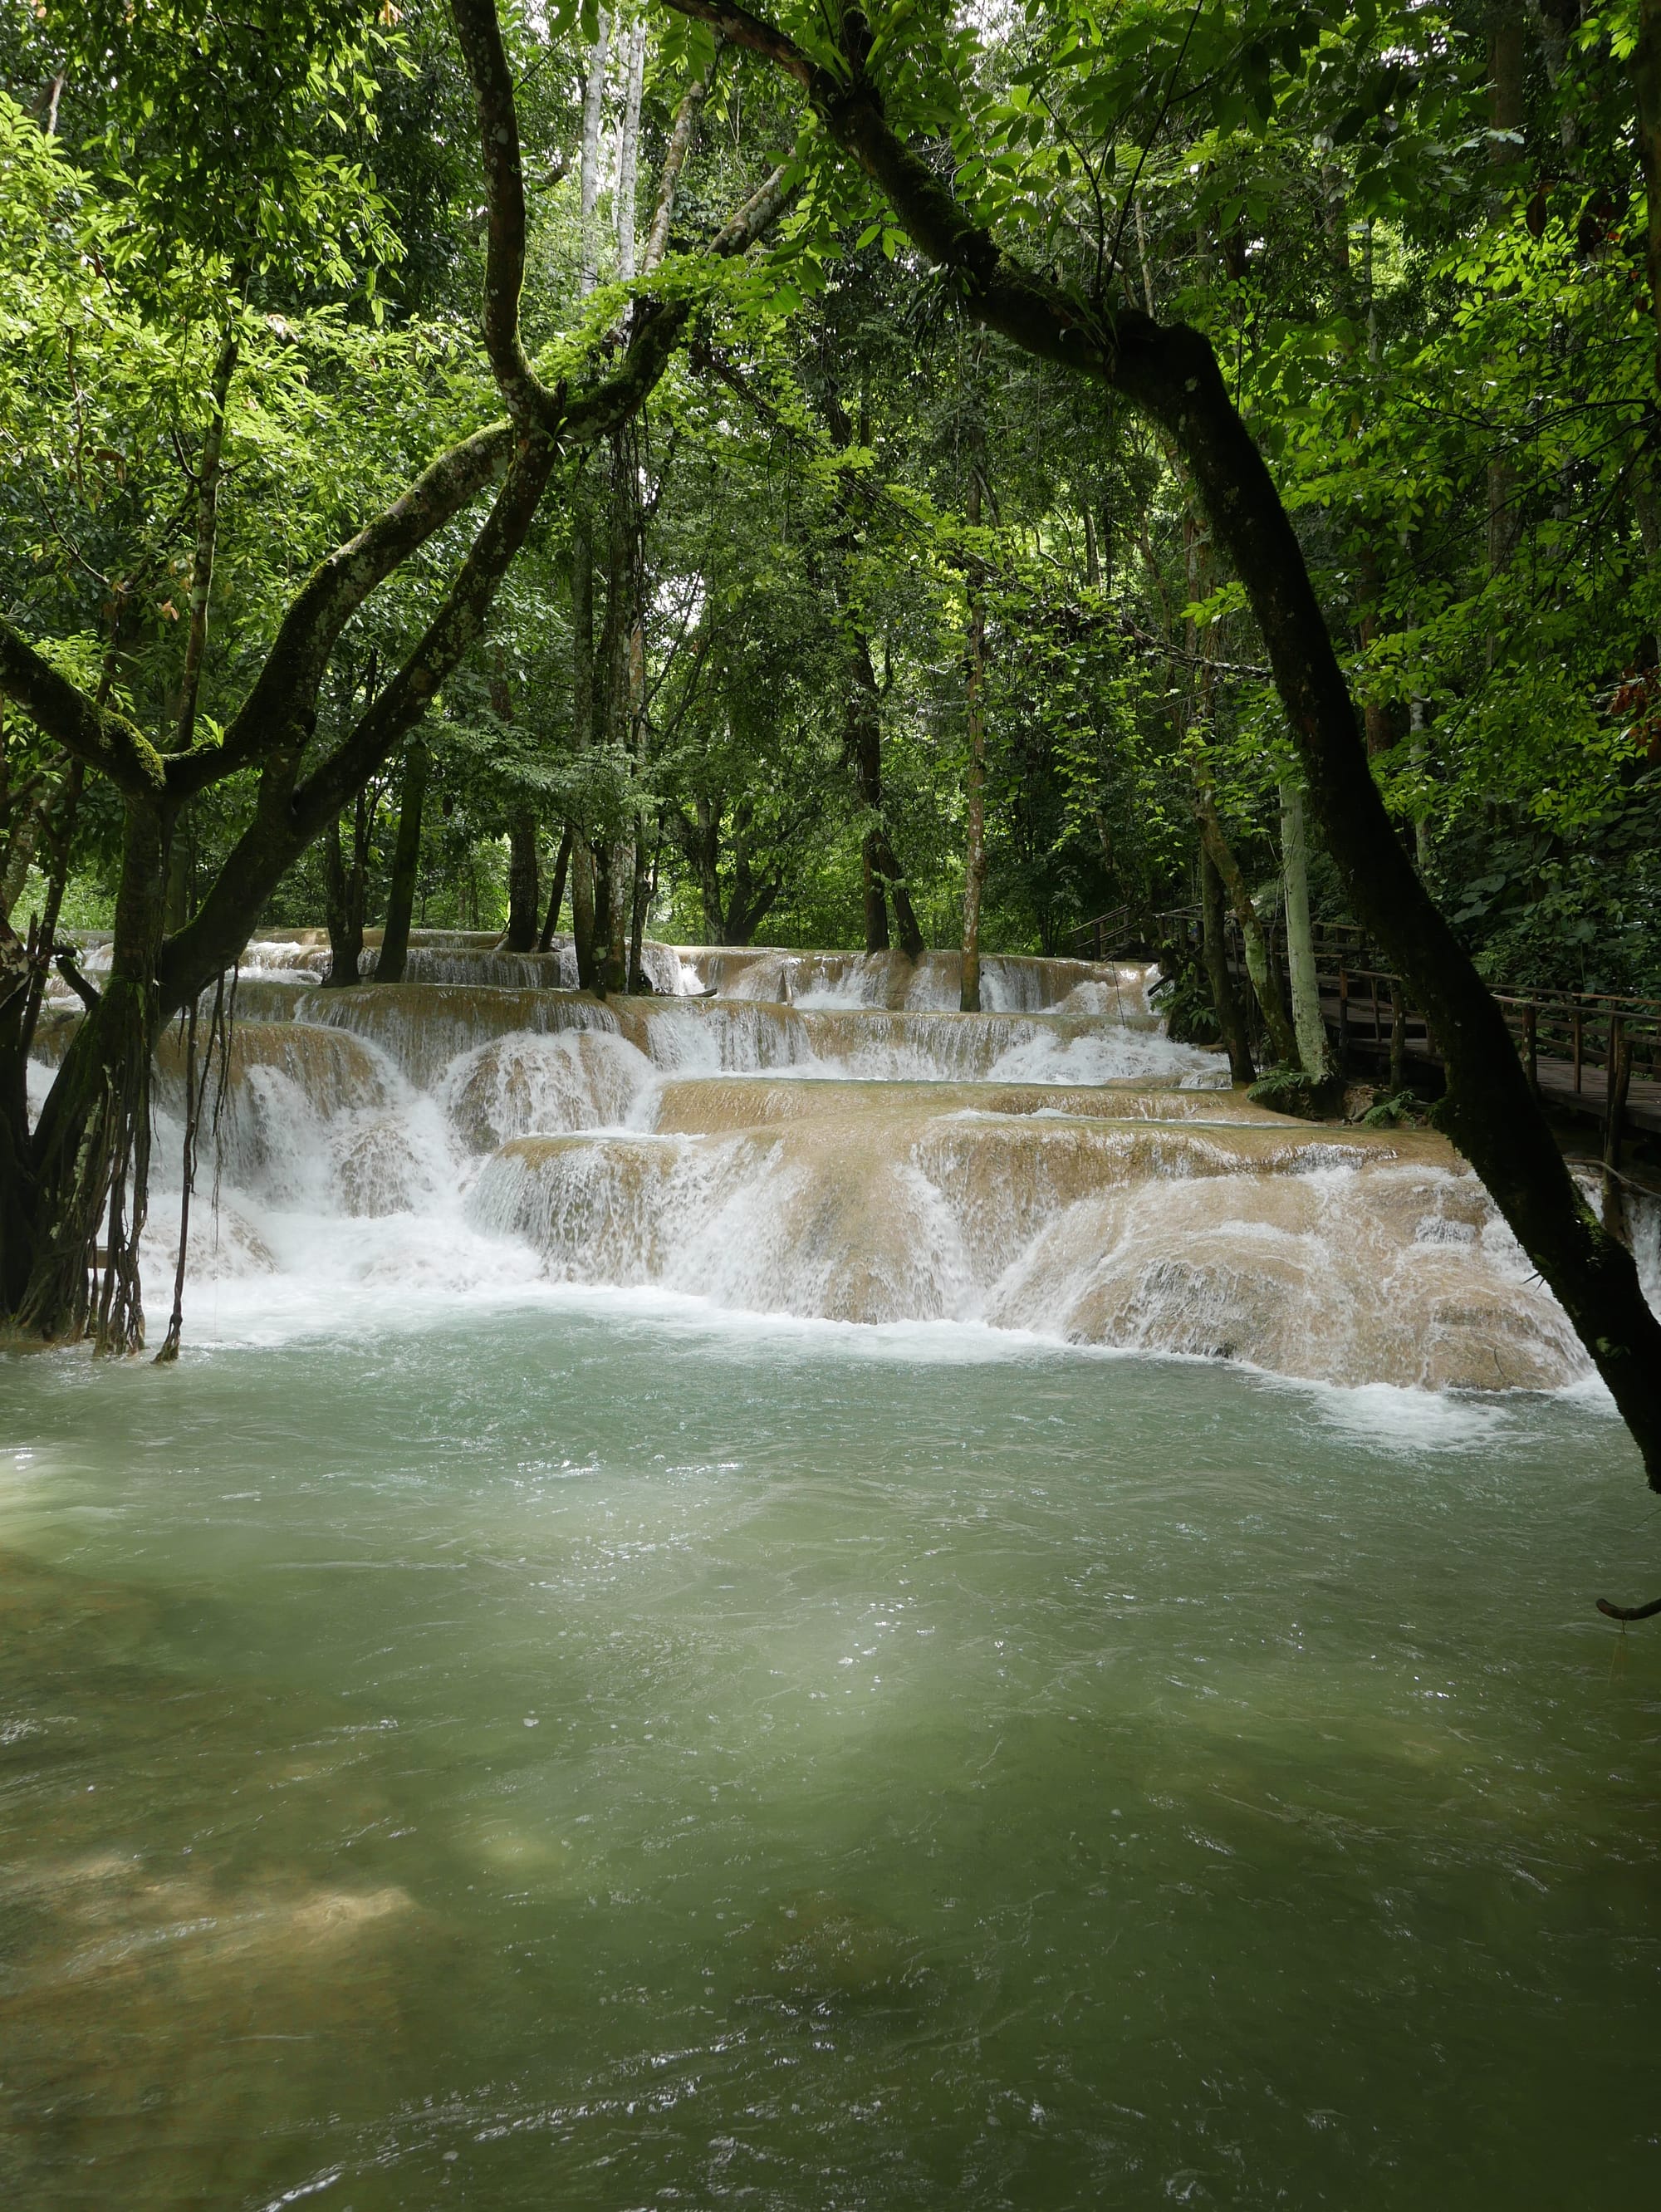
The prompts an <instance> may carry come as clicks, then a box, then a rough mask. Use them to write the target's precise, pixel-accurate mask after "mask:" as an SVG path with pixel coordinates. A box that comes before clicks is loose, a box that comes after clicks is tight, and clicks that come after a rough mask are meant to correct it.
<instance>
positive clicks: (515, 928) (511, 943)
mask: <svg viewBox="0 0 1661 2212" xmlns="http://www.w3.org/2000/svg"><path fill="white" fill-rule="evenodd" d="M536 834H537V833H536V816H535V815H534V814H532V813H530V812H529V811H521V812H520V813H518V814H516V815H515V816H514V817H513V819H512V822H510V823H509V824H508V827H507V936H506V949H507V951H510V952H529V951H530V949H531V947H532V946H533V945H535V944H536V926H537V923H538V921H540V919H541V915H542V906H543V897H542V882H541V876H540V872H539V870H538V868H537V866H536Z"/></svg>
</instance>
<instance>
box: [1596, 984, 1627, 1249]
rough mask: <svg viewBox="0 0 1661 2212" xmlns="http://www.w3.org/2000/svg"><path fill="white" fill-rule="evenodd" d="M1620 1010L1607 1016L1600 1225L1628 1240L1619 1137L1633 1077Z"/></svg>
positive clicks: (1625, 1240) (1625, 1028)
mask: <svg viewBox="0 0 1661 2212" xmlns="http://www.w3.org/2000/svg"><path fill="white" fill-rule="evenodd" d="M1626 1030H1627V1025H1626V1024H1625V1022H1624V1021H1622V1018H1621V1017H1620V1015H1619V1014H1611V1015H1610V1017H1609V1107H1608V1110H1607V1112H1606V1114H1605V1115H1604V1120H1603V1226H1604V1228H1605V1229H1607V1230H1608V1231H1609V1234H1610V1236H1611V1237H1619V1238H1620V1239H1621V1242H1622V1243H1623V1244H1630V1243H1631V1242H1632V1233H1631V1230H1630V1227H1629V1225H1628V1220H1627V1199H1626V1193H1625V1192H1624V1191H1623V1190H1622V1188H1621V1139H1622V1133H1623V1129H1624V1125H1625V1122H1626V1118H1627V1085H1628V1083H1629V1082H1630V1081H1631V1079H1632V1046H1631V1045H1630V1043H1629V1042H1628V1039H1627V1034H1626Z"/></svg>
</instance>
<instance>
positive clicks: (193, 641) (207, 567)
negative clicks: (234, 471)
mask: <svg viewBox="0 0 1661 2212" xmlns="http://www.w3.org/2000/svg"><path fill="white" fill-rule="evenodd" d="M236 356H237V341H236V337H235V334H234V333H233V332H227V336H226V338H225V342H224V343H223V344H222V345H221V347H220V349H219V358H218V359H217V360H216V361H215V363H214V374H213V381H212V384H211V386H210V387H209V410H208V428H207V430H206V432H205V434H204V435H203V441H202V465H201V467H200V468H199V470H198V471H197V479H196V484H197V522H196V550H195V552H194V554H193V556H191V591H190V603H189V604H190V612H189V618H188V623H187V626H186V629H185V671H184V676H183V678H182V680H181V682H180V684H179V729H178V733H177V737H176V739H175V745H174V749H175V750H177V751H179V752H183V751H185V749H186V747H187V746H188V745H189V744H191V741H192V739H193V738H195V735H196V717H197V702H198V701H199V699H200V697H201V693H202V666H203V660H204V659H206V657H207V651H208V602H209V597H210V596H211V593H212V591H213V583H214V548H215V542H216V540H217V538H218V534H219V489H220V485H221V483H222V482H223V480H224V474H225V465H224V463H225V416H226V411H227V407H228V405H229V402H230V394H231V379H232V377H233V375H234V374H236Z"/></svg>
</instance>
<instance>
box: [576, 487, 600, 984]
mask: <svg viewBox="0 0 1661 2212" xmlns="http://www.w3.org/2000/svg"><path fill="white" fill-rule="evenodd" d="M585 489H586V488H585V485H583V484H581V483H579V485H578V487H577V492H576V499H575V501H574V506H573V515H572V530H571V742H572V748H573V751H575V752H577V753H579V754H582V753H586V752H588V751H589V750H591V748H592V746H593V743H594V532H593V525H592V523H591V520H590V518H589V509H588V501H587V499H586V497H585ZM594 927H595V917H594V853H593V847H592V845H591V842H590V836H589V825H588V824H587V823H585V822H583V821H579V822H576V823H573V842H572V851H571V934H572V937H573V939H574V941H575V945H576V951H577V981H578V987H579V989H580V990H584V991H591V990H593V989H594V987H595V986H596V985H597V982H598V981H599V978H600V947H599V946H598V945H597V944H596V942H595V936H594Z"/></svg>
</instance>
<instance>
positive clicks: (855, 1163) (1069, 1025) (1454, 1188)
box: [36, 931, 1657, 1390]
mask: <svg viewBox="0 0 1661 2212" xmlns="http://www.w3.org/2000/svg"><path fill="white" fill-rule="evenodd" d="M372 935H373V933H372ZM373 949H374V948H373V942H372V944H371V946H370V951H371V952H372V953H373ZM649 951H650V955H651V957H649V958H648V960H647V961H646V969H647V972H648V974H649V975H651V977H652V979H653V981H654V983H655V984H656V985H657V987H656V988H655V990H654V991H653V993H652V994H650V995H647V996H641V997H618V998H612V999H610V1000H607V1001H601V1000H597V999H596V998H594V997H592V996H591V995H588V994H583V993H579V992H578V991H576V990H574V989H573V988H572V987H570V985H571V983H572V982H573V981H574V975H573V974H572V973H571V972H570V971H571V969H572V966H573V963H572V962H571V960H570V957H569V947H568V945H559V944H557V943H556V945H555V949H554V950H553V951H550V952H549V953H547V954H536V953H530V954H507V953H504V952H502V951H500V950H498V948H497V945H496V942H495V940H494V939H490V938H488V937H486V936H483V935H482V934H474V935H468V934H466V933H422V934H421V936H420V937H419V938H418V939H417V941H416V942H415V944H414V945H413V947H412V951H411V953H410V957H409V970H408V980H406V981H403V982H401V983H397V984H391V985H387V984H379V983H376V982H373V981H366V982H362V983H360V984H358V985H356V986H355V987H347V988H343V989H330V988H324V987H320V984H321V976H322V975H323V973H324V972H325V971H326V967H327V960H328V950H327V941H326V938H324V935H323V934H322V933H318V932H310V931H307V932H295V933H291V934H289V935H288V936H285V937H282V938H280V939H279V938H274V939H270V940H269V941H266V942H264V943H261V944H258V945H251V946H250V947H249V948H248V951H247V953H246V955H245V956H244V959H243V962H242V963H241V967H240V969H239V975H238V978H237V994H236V1006H237V1018H236V1022H235V1024H234V1028H233V1038H232V1046H231V1054H230V1060H229V1064H228V1066H227V1068H226V1069H225V1070H224V1072H223V1073H224V1085H223V1098H222V1102H221V1103H220V1104H219V1106H218V1110H217V1111H216V1112H215V1113H212V1114H210V1115H209V1116H208V1117H207V1118H206V1119H205V1120H204V1130H203V1156H204V1158H206V1157H212V1158H215V1173H216V1180H217V1182H218V1184H219V1187H220V1204H219V1206H218V1207H217V1209H216V1210H215V1212H214V1214H213V1219H214V1221H215V1225H216V1226H215V1232H214V1235H213V1237H212V1239H211V1240H209V1237H208V1235H207V1232H206V1231H205V1230H203V1228H202V1226H201V1224H200V1220H199V1219H198V1223H197V1226H196V1227H195V1228H193V1231H192V1252H191V1265H192V1268H193V1269H195V1270H197V1272H198V1273H203V1274H208V1275H214V1276H216V1277H217V1278H218V1279H220V1281H221V1285H225V1284H229V1283H233V1282H234V1281H236V1280H238V1279H240V1280H241V1281H242V1282H243V1283H244V1285H247V1286H251V1289H252V1295H253V1297H254V1301H255V1304H258V1297H259V1295H261V1293H260V1292H259V1291H258V1284H259V1283H260V1281H261V1279H262V1278H264V1279H267V1280H268V1281H269V1283H270V1290H269V1293H267V1294H268V1295H269V1296H270V1297H272V1298H274V1299H281V1298H282V1297H290V1298H291V1299H293V1298H295V1297H304V1295H305V1291H304V1285H305V1284H306V1280H307V1279H308V1278H307V1270H308V1268H324V1262H325V1261H326V1269H325V1270H324V1272H325V1273H326V1274H327V1283H328V1290H327V1295H328V1297H330V1300H331V1301H334V1302H336V1304H337V1302H338V1299H339V1298H340V1297H341V1296H343V1295H349V1294H350V1292H351V1291H352V1290H353V1289H354V1287H356V1288H359V1289H361V1290H364V1291H370V1290H372V1289H375V1288H378V1287H379V1286H382V1285H386V1284H388V1283H394V1282H396V1283H403V1282H407V1281H408V1280H409V1279H411V1277H412V1275H414V1276H419V1278H420V1279H421V1281H422V1282H424V1283H426V1284H427V1285H428V1286H429V1287H431V1288H432V1289H433V1290H434V1291H439V1292H440V1293H441V1292H442V1291H444V1289H445V1287H446V1284H448V1285H451V1286H452V1288H453V1291H454V1293H455V1295H458V1296H460V1295H467V1296H473V1295H476V1294H477V1293H479V1292H480V1291H497V1292H500V1294H504V1295H506V1294H527V1293H529V1292H530V1291H531V1289H532V1287H533V1286H534V1284H535V1282H536V1281H537V1280H538V1279H541V1280H553V1281H555V1282H559V1283H566V1284H573V1285H588V1286H593V1287H595V1288H604V1289H609V1290H619V1289H652V1290H655V1291H664V1292H672V1293H679V1294H686V1295H689V1296H693V1297H699V1298H701V1299H703V1300H706V1301H707V1302H708V1303H709V1304H712V1305H715V1306H718V1307H724V1308H727V1309H730V1310H735V1311H748V1312H757V1313H764V1314H765V1313H773V1314H789V1315H792V1316H803V1317H804V1318H815V1319H822V1320H828V1321H834V1322H848V1323H858V1324H866V1325H872V1324H876V1325H882V1324H894V1323H902V1322H917V1321H926V1322H962V1323H971V1324H977V1325H981V1326H990V1327H992V1328H999V1329H1005V1330H1018V1331H1023V1332H1031V1333H1034V1334H1038V1335H1041V1336H1045V1337H1048V1338H1052V1339H1060V1340H1065V1341H1069V1342H1072V1343H1076V1344H1079V1345H1088V1346H1110V1347H1117V1348H1119V1349H1125V1350H1140V1351H1147V1352H1164V1353H1185V1354H1192V1355H1197V1356H1203V1357H1207V1358H1234V1359H1238V1360H1241V1361H1246V1362H1250V1363H1252V1364H1256V1365H1258V1366H1260V1367H1263V1368H1265V1369H1268V1370H1272V1371H1274V1372H1276V1373H1279V1374H1282V1375H1287V1376H1296V1377H1301V1378H1308V1379H1311V1380H1319V1381H1325V1382H1331V1383H1340V1384H1346V1385H1355V1384H1364V1383H1392V1384H1398V1385H1409V1386H1415V1387H1420V1388H1425V1389H1453V1388H1457V1389H1488V1390H1492V1389H1554V1388H1558V1387H1561V1386H1563V1385H1565V1384H1567V1383H1573V1382H1575V1381H1577V1380H1579V1379H1580V1378H1581V1377H1583V1376H1585V1373H1586V1371H1587V1370H1586V1363H1585V1358H1584V1355H1583V1354H1582V1352H1581V1351H1580V1347H1579V1345H1578V1343H1577V1341H1576V1340H1575V1338H1574V1336H1573V1331H1572V1330H1571V1329H1570V1328H1569V1327H1568V1324H1567V1320H1566V1319H1565V1317H1564V1316H1563V1315H1562V1313H1561V1310H1560V1309H1559V1308H1558V1307H1557V1305H1556V1304H1555V1301H1554V1300H1553V1299H1552V1298H1551V1297H1550V1296H1549V1293H1548V1292H1547V1291H1545V1290H1544V1289H1543V1286H1542V1285H1540V1284H1539V1282H1538V1281H1537V1279H1536V1278H1535V1277H1534V1276H1533V1274H1532V1272H1531V1270H1530V1269H1529V1267H1527V1265H1526V1264H1525V1261H1524V1260H1523V1258H1522V1255H1520V1253H1519V1250H1518V1249H1517V1247H1516V1245H1515V1243H1513V1241H1512V1238H1511V1237H1510V1235H1509V1232H1508V1231H1506V1228H1505V1227H1504V1225H1503V1224H1502V1223H1501V1222H1500V1219H1499V1218H1498V1217H1497V1215H1496V1214H1495V1212H1494V1209H1493V1207H1492V1206H1491V1205H1490V1204H1489V1202H1488V1199H1487V1197H1486V1195H1485V1194H1484V1193H1483V1191H1482V1188H1481V1185H1480V1184H1479V1183H1478V1182H1476V1178H1475V1177H1474V1176H1471V1175H1470V1172H1469V1171H1468V1170H1466V1169H1465V1168H1464V1165H1463V1164H1462V1163H1461V1162H1460V1161H1459V1160H1458V1157H1457V1156H1456V1155H1455V1154H1454V1153H1453V1152H1452V1150H1451V1148H1450V1147H1449V1146H1447V1145H1446V1143H1445V1142H1444V1141H1443V1140H1442V1139H1440V1138H1439V1137H1436V1136H1434V1135H1432V1134H1430V1133H1425V1132H1410V1133H1385V1132H1375V1131H1369V1130H1366V1129H1349V1128H1344V1129H1328V1128H1315V1127H1310V1126H1309V1125H1306V1124H1302V1123H1298V1122H1294V1121H1288V1120H1287V1119H1285V1118H1284V1117H1283V1116H1281V1115H1276V1114H1273V1113H1271V1112H1270V1111H1268V1110H1267V1109H1263V1108H1260V1107H1258V1106H1255V1105H1253V1104H1252V1103H1251V1102H1250V1101H1249V1100H1248V1099H1247V1098H1246V1097H1245V1095H1244V1093H1243V1092H1242V1091H1238V1090H1234V1089H1231V1088H1230V1087H1229V1086H1228V1079H1227V1070H1226V1066H1224V1064H1223V1062H1222V1060H1221V1058H1220V1057H1219V1055H1218V1054H1215V1053H1213V1052H1209V1051H1203V1050H1200V1049H1197V1048H1193V1047H1190V1046H1185V1045H1179V1044H1176V1043H1174V1042H1173V1041H1172V1040H1171V1039H1170V1038H1169V1037H1167V1036H1166V1035H1165V1033H1164V1030H1163V1029H1162V1026H1161V1024H1160V1022H1159V1021H1158V1019H1157V1018H1156V1016H1155V1013H1154V1012H1153V1011H1152V1010H1151V1009H1150V1006H1149V985H1150V983H1151V982H1152V981H1154V980H1155V975H1154V971H1152V970H1151V969H1149V968H1148V967H1146V966H1144V965H1140V964H1128V963H1118V964H1112V963H1108V964H1095V963H1083V962H1076V961H1062V960H1037V959H1033V960H1021V959H1003V960H996V961H989V962H988V963H986V969H985V976H984V979H983V981H984V987H985V1000H986V1006H987V1011H985V1012H982V1013H979V1014H964V1013H961V1012H958V1011H957V1007H956V1000H957V993H958V975H959V963H958V962H957V959H956V957H955V955H948V954H931V955H929V956H927V957H926V958H925V959H924V960H923V961H919V962H918V963H911V962H908V961H906V960H905V959H904V957H903V956H900V955H894V954H889V955H877V956H870V957H867V956H864V955H856V954H843V953H834V954H831V953H796V952H783V951H771V950H767V949H764V948H747V949H745V950H743V951H738V950H735V949H730V948H713V949H712V948H707V947H674V946H666V945H658V946H652V947H650V948H649ZM367 964H368V963H366V965H367ZM706 994H708V995H706ZM208 1003H210V1000H204V1006H205V1005H206V1004H208ZM72 1029H73V1015H72V1013H70V1012H61V1013H54V1015H53V1016H52V1018H51V1019H49V1020H48V1022H46V1023H45V1024H43V1029H42V1036H41V1042H40V1055H41V1058H42V1060H43V1061H50V1060H53V1059H55V1058H57V1057H59V1056H61V1054H62V1051H63V1049H64V1045H65V1042H66V1040H67V1037H68V1036H69V1035H70V1033H71V1031H72ZM183 1066H184V1046H183V1042H182V1032H181V1030H179V1029H178V1028H175V1029H174V1030H170V1032H169V1034H168V1036H167V1038H166V1039H165V1040H164V1042H163V1045H162V1048H161V1051H160V1053H159V1054H158V1064H157V1082H156V1085H155V1101H156V1108H157V1115H158V1130H157V1146H156V1157H157V1159H158V1162H159V1189H158V1195H157V1203H156V1205H155V1208H154V1209H153V1227H152V1232H151V1240H150V1241H151V1246H152V1248H153V1249H152V1250H151V1253H150V1255H149V1256H150V1260H151V1263H152V1264H155V1265H158V1266H159V1265H160V1264H161V1262H162V1261H163V1260H164V1259H165V1261H166V1264H167V1267H171V1265H172V1262H173V1255H172V1254H171V1253H169V1252H167V1250H166V1245H167V1237H166V1232H165V1220H166V1215H167V1179H168V1175H169V1171H170V1170H169V1167H168V1163H169V1162H170V1161H173V1162H174V1163H175V1164H174V1165H173V1168H172V1170H171V1173H172V1175H173V1182H174V1187H175V1189H176V1187H177V1174H178V1170H177V1165H176V1162H177V1157H178V1148H179V1140H180V1137H181V1134H182V1130H181V1123H182V1116H183V1107H184V1091H183ZM46 1079H47V1078H46V1071H45V1067H44V1066H43V1067H42V1069H41V1070H40V1071H39V1083H40V1084H41V1085H43V1084H44V1083H45V1080H46ZM36 1092H37V1095H38V1094H39V1085H37V1086H36ZM217 1096H218V1094H217V1091H215V1098H217ZM209 1121H210V1122H211V1125H212V1126H211V1127H209ZM1653 1226H1654V1225H1653V1224H1652V1223H1651V1222H1650V1220H1649V1218H1648V1215H1647V1214H1646V1215H1645V1216H1644V1218H1643V1220H1642V1221H1641V1223H1640V1237H1648V1238H1649V1242H1650V1243H1656V1242H1657V1238H1656V1237H1654V1236H1653V1235H1652V1234H1651V1231H1652V1228H1653ZM198 1263H200V1264H198ZM318 1279H319V1280H321V1279H322V1277H321V1276H319V1278H318ZM319 1295H321V1293H319Z"/></svg>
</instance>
